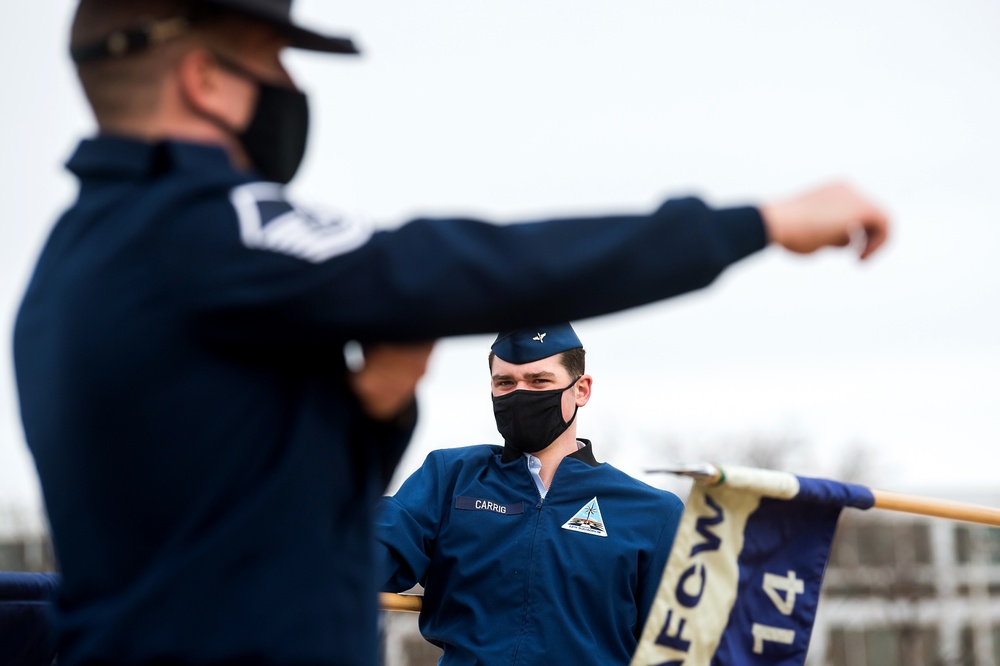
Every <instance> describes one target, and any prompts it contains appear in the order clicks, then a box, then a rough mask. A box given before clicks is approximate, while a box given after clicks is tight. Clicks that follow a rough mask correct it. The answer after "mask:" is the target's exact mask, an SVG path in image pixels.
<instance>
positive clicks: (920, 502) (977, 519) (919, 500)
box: [872, 489, 1000, 527]
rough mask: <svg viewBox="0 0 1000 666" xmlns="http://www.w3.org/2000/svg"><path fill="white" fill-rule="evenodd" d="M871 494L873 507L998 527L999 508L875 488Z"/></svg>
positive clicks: (999, 522) (999, 518) (999, 524)
mask: <svg viewBox="0 0 1000 666" xmlns="http://www.w3.org/2000/svg"><path fill="white" fill-rule="evenodd" d="M872 495H874V496H875V505H874V507H872V508H875V509H886V510H888V511H902V512H904V513H915V514H918V515H921V516H934V517H936V518H948V519H950V520H962V521H965V522H967V523H979V524H980V525H992V526H993V527H1000V509H994V508H991V507H988V506H979V505H976V504H964V503H962V502H952V501H949V500H939V499H932V498H929V497H917V496H915V495H901V494H899V493H890V492H886V491H884V490H875V489H872Z"/></svg>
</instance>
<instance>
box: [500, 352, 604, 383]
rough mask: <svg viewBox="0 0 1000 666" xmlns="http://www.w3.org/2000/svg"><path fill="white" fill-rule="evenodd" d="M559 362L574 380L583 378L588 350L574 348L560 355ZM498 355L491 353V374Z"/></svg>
mask: <svg viewBox="0 0 1000 666" xmlns="http://www.w3.org/2000/svg"><path fill="white" fill-rule="evenodd" d="M558 356H559V362H560V363H561V364H562V366H563V367H564V368H566V371H567V372H568V373H569V376H570V377H573V378H574V379H575V378H577V377H582V376H583V375H584V374H586V372H587V363H586V361H587V350H586V349H584V348H583V347H574V348H573V349H567V350H566V351H564V352H560V353H559V354H558ZM494 358H496V354H494V353H493V352H492V351H490V357H489V365H490V372H493V359H494Z"/></svg>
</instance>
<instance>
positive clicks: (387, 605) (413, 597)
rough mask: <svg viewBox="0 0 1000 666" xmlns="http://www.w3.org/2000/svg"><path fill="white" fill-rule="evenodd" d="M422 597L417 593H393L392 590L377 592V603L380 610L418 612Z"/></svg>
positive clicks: (422, 600) (422, 601)
mask: <svg viewBox="0 0 1000 666" xmlns="http://www.w3.org/2000/svg"><path fill="white" fill-rule="evenodd" d="M423 603H424V598H423V597H422V596H420V595H419V594H395V593H394V592H379V595H378V604H379V607H380V608H381V609H382V610H386V611H401V612H404V613H419V612H420V607H421V606H422V605H423Z"/></svg>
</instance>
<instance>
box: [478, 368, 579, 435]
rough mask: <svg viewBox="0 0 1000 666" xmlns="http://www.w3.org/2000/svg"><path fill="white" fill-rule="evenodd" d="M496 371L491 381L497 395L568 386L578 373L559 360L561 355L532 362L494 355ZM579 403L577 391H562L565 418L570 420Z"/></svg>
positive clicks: (549, 389)
mask: <svg viewBox="0 0 1000 666" xmlns="http://www.w3.org/2000/svg"><path fill="white" fill-rule="evenodd" d="M492 370H493V373H492V377H491V378H490V384H491V386H492V388H493V395H495V396H498V395H505V394H507V393H510V392H511V391H517V390H522V389H523V390H527V391H551V390H554V389H564V388H566V387H568V386H569V384H570V382H572V381H573V380H574V379H576V378H575V377H570V376H569V372H568V371H567V370H566V368H565V367H563V364H562V363H560V362H559V356H558V355H557V356H549V357H548V358H543V359H540V360H538V361H533V362H532V363H524V364H522V365H515V364H513V363H508V362H507V361H505V360H503V359H502V358H499V357H494V358H493V368H492ZM584 376H585V377H586V375H584ZM576 405H577V391H575V390H570V391H566V392H564V393H563V395H562V412H563V420H564V421H569V420H570V419H571V418H572V417H573V411H574V409H575V408H576Z"/></svg>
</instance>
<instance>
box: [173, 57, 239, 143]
mask: <svg viewBox="0 0 1000 666" xmlns="http://www.w3.org/2000/svg"><path fill="white" fill-rule="evenodd" d="M177 77H178V83H179V86H180V91H181V97H182V98H183V100H184V102H185V103H186V104H187V106H188V107H189V108H190V109H191V110H192V111H193V112H194V113H195V114H196V115H199V116H202V117H208V118H212V119H214V120H216V121H221V123H222V124H224V125H225V126H226V127H229V128H232V129H233V130H235V131H242V130H243V129H244V128H246V125H247V124H248V123H249V122H250V115H251V112H252V108H253V107H252V102H254V101H255V95H256V91H255V89H254V86H253V84H251V83H250V82H248V81H244V80H243V79H242V78H240V77H237V76H234V75H232V74H230V73H228V72H226V70H224V69H223V68H222V66H221V65H220V64H219V63H218V61H217V60H216V58H215V57H214V56H213V55H212V53H211V52H210V51H209V50H208V49H205V48H195V49H191V50H190V51H188V52H187V53H185V54H184V55H183V56H182V57H181V60H180V62H179V64H178V67H177Z"/></svg>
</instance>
